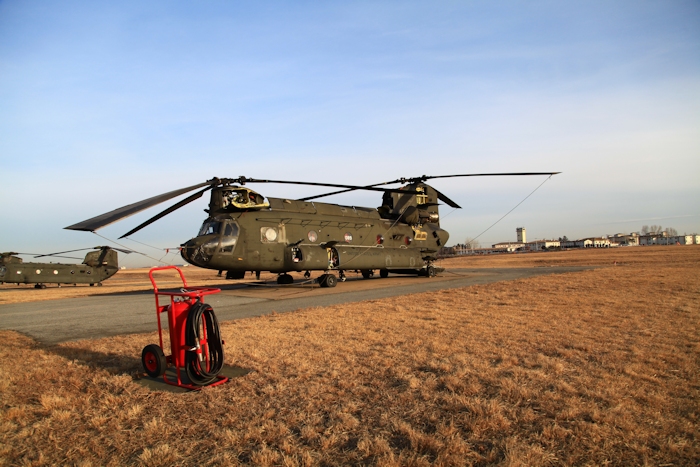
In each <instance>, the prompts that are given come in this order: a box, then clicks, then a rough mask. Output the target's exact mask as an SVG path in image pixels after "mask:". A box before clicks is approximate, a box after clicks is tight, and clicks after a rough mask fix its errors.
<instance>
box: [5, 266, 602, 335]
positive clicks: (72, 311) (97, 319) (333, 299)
mask: <svg viewBox="0 0 700 467" xmlns="http://www.w3.org/2000/svg"><path fill="white" fill-rule="evenodd" d="M585 269H590V268H589V267H546V268H544V267H543V268H521V269H515V268H509V269H451V270H447V271H445V272H444V273H442V274H441V275H440V276H438V277H435V278H431V279H428V278H425V277H393V276H392V277H389V278H387V279H378V278H377V279H371V280H348V282H344V283H338V286H337V287H336V288H335V289H320V288H318V287H314V288H311V287H303V286H301V285H299V284H296V285H293V286H283V287H279V286H274V287H271V286H251V285H241V284H237V285H232V286H226V287H224V288H223V289H222V292H221V293H219V294H217V295H210V296H208V297H207V299H206V302H207V303H209V304H210V305H211V306H212V307H213V308H214V311H215V312H216V315H217V317H218V318H219V321H229V320H235V319H240V318H247V317H251V316H261V315H265V314H268V313H271V312H273V311H274V312H277V313H283V312H288V311H294V310H298V309H301V308H308V307H314V306H329V305H336V304H340V303H351V302H359V301H363V300H376V299H379V298H385V297H393V296H398V295H405V294H409V293H419V292H429V291H435V290H444V289H451V288H458V287H466V286H470V285H476V284H488V283H492V282H499V281H509V280H516V279H523V278H527V277H533V276H540V275H546V274H561V273H567V272H578V271H582V270H585ZM28 292H31V291H29V290H28ZM0 329H11V330H15V331H19V332H21V333H24V334H27V335H29V336H31V337H33V338H35V339H37V340H38V341H39V342H42V343H44V344H56V343H59V342H64V341H70V340H79V339H87V338H98V337H107V336H115V335H122V334H131V333H141V332H150V331H154V330H156V329H157V328H156V317H155V305H154V298H153V294H152V293H150V292H147V293H143V292H140V293H128V294H115V295H101V296H93V297H85V298H73V299H66V300H51V301H43V302H30V303H17V304H10V305H0Z"/></svg>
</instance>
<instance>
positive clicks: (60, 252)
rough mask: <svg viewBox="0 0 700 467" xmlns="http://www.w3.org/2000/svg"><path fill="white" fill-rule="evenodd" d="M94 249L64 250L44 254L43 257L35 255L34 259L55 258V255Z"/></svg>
mask: <svg viewBox="0 0 700 467" xmlns="http://www.w3.org/2000/svg"><path fill="white" fill-rule="evenodd" d="M94 249H95V248H78V249H77V250H66V251H57V252H56V253H46V254H45V255H37V256H35V258H41V257H44V256H56V255H62V254H63V253H74V252H76V251H85V250H94ZM78 259H80V258H78Z"/></svg>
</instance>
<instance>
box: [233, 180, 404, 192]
mask: <svg viewBox="0 0 700 467" xmlns="http://www.w3.org/2000/svg"><path fill="white" fill-rule="evenodd" d="M236 181H237V182H239V183H241V184H245V183H282V184H286V185H309V186H328V187H332V188H346V190H344V191H353V190H369V191H391V192H394V191H396V192H398V191H401V192H402V193H411V194H415V193H417V192H416V191H410V190H408V191H407V190H399V189H398V188H390V189H387V188H375V186H374V185H367V186H359V185H341V184H339V183H320V182H293V181H289V180H258V179H255V178H246V177H239V178H238V179H236ZM344 191H340V192H339V193H343V192H344ZM323 196H328V195H323Z"/></svg>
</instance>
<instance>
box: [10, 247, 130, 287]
mask: <svg viewBox="0 0 700 467" xmlns="http://www.w3.org/2000/svg"><path fill="white" fill-rule="evenodd" d="M84 250H96V251H90V252H88V253H87V254H86V255H85V259H83V262H82V263H81V264H64V263H35V262H31V263H25V262H24V260H22V258H20V257H19V256H15V255H21V254H33V253H15V252H7V253H0V284H4V283H5V282H8V283H16V284H34V288H36V289H45V288H46V284H57V285H58V286H59V287H60V286H61V284H73V285H77V284H90V286H93V285H95V284H97V285H102V281H104V280H106V279H109V278H110V277H112V276H113V275H114V274H116V273H117V271H118V270H119V263H118V255H117V251H120V252H122V253H126V254H128V253H131V251H129V250H122V249H119V248H110V247H108V246H96V247H95V248H82V249H79V250H69V251H61V252H58V253H51V254H48V255H37V256H35V258H41V257H45V256H52V257H57V258H66V256H58V255H61V254H64V253H73V252H76V251H84ZM68 258H70V257H68ZM72 259H79V258H72Z"/></svg>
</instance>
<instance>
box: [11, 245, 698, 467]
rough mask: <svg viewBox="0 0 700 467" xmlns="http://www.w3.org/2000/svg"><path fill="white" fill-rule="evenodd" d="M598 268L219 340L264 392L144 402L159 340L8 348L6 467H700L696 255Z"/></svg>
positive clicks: (407, 299) (21, 342) (243, 384)
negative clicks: (147, 350) (143, 374)
mask: <svg viewBox="0 0 700 467" xmlns="http://www.w3.org/2000/svg"><path fill="white" fill-rule="evenodd" d="M565 253H568V252H565ZM605 253H606V252H601V253H599V252H592V254H593V255H595V258H593V259H591V257H589V258H586V257H585V254H583V252H581V253H580V255H581V256H575V255H572V256H571V258H573V260H574V262H576V261H578V262H579V263H581V264H583V263H582V262H585V261H595V262H598V261H599V263H596V264H612V263H613V262H614V261H618V263H621V264H622V265H620V266H616V267H612V266H611V267H608V268H600V269H595V270H589V271H585V272H581V273H571V274H564V275H558V276H544V277H537V278H532V279H526V280H520V281H515V282H509V283H498V284H492V285H485V286H474V287H467V288H463V289H456V290H450V291H443V292H434V293H427V294H416V295H409V296H404V297H399V298H394V299H384V300H376V301H368V302H363V303H357V304H351V305H344V306H334V307H329V308H316V309H309V310H303V311H299V312H295V313H289V314H281V315H280V314H277V315H271V316H265V317H260V318H253V319H246V320H241V321H237V322H233V323H227V324H225V325H223V334H224V337H225V339H226V341H227V362H228V363H230V364H237V365H241V366H244V367H247V368H250V369H252V370H253V372H252V373H250V374H248V375H247V376H245V377H242V378H237V379H235V380H233V381H232V382H231V383H229V384H227V385H224V386H223V387H219V388H210V389H205V390H203V391H201V392H200V393H189V394H172V393H166V392H150V391H149V390H147V389H145V388H143V387H141V386H140V385H138V384H136V383H134V381H133V379H134V377H135V376H136V375H137V374H138V372H139V371H140V369H139V365H140V363H139V356H140V351H141V348H142V347H143V346H144V345H146V344H147V343H151V342H155V339H156V335H155V334H149V335H139V336H128V337H116V338H109V339H101V340H95V341H80V342H73V343H67V344H62V345H59V346H56V347H53V348H43V347H41V346H38V345H36V344H35V343H34V342H33V341H31V340H30V339H27V338H25V337H23V336H20V335H18V334H16V333H12V332H3V333H1V335H2V341H3V345H2V347H0V397H1V398H2V411H1V413H0V459H1V461H0V464H3V465H49V464H74V465H82V466H89V465H123V464H133V465H147V466H159V465H239V464H254V465H348V464H369V465H429V464H435V465H674V466H677V465H697V464H698V461H699V460H700V440H699V437H700V429H699V428H698V426H699V420H698V417H699V416H700V413H699V412H698V411H699V408H700V406H699V404H698V401H699V400H700V399H699V396H700V394H699V392H700V376H699V373H698V370H699V366H700V365H699V364H700V358H699V356H700V326H699V324H700V323H699V319H700V286H698V281H697V276H698V272H699V269H700V268H698V264H699V260H700V248H697V247H679V248H674V247H667V248H650V249H648V250H643V249H625V250H617V251H610V252H607V253H608V254H609V255H610V256H606V255H605ZM561 254H562V255H563V254H564V253H561ZM640 254H641V255H642V256H643V257H644V258H641V259H640V256H638V255H640ZM645 255H646V256H645ZM520 256H526V255H520ZM530 256H532V257H534V256H537V255H530ZM551 258H553V259H554V258H556V256H552V257H551ZM612 258H619V259H612ZM494 259H496V260H497V261H501V260H498V259H497V258H494ZM531 260H533V261H534V260H537V259H531ZM513 261H514V260H513ZM517 261H524V260H520V259H518V260H517ZM496 267H504V266H501V265H497V266H496ZM511 267H513V266H511Z"/></svg>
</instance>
